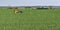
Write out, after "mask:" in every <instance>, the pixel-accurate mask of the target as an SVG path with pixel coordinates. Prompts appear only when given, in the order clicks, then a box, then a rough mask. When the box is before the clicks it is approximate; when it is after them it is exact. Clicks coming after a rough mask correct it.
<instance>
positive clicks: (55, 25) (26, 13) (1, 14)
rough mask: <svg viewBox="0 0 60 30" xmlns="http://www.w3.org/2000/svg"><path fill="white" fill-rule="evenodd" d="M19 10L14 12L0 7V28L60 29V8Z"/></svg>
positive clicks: (17, 29) (3, 29) (24, 29)
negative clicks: (19, 11) (20, 11)
mask: <svg viewBox="0 0 60 30" xmlns="http://www.w3.org/2000/svg"><path fill="white" fill-rule="evenodd" d="M19 9H20V8H19ZM21 10H22V11H23V13H19V14H14V11H13V9H8V8H0V30H60V9H56V10H48V9H35V10H33V9H29V8H26V9H25V8H21Z"/></svg>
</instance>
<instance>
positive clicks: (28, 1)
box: [0, 0, 60, 6]
mask: <svg viewBox="0 0 60 30" xmlns="http://www.w3.org/2000/svg"><path fill="white" fill-rule="evenodd" d="M0 6H60V0H0Z"/></svg>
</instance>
